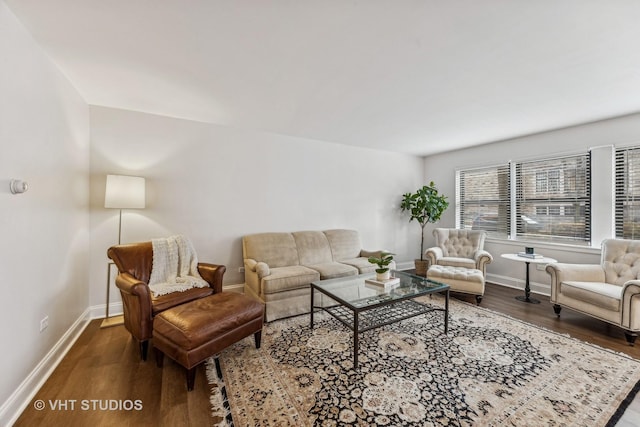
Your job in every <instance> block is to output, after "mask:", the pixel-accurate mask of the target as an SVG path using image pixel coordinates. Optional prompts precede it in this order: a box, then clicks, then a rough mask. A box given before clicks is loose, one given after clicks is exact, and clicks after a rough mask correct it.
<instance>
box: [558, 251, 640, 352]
mask: <svg viewBox="0 0 640 427" xmlns="http://www.w3.org/2000/svg"><path fill="white" fill-rule="evenodd" d="M546 270H547V273H549V274H550V275H551V302H552V303H553V309H554V310H555V312H556V314H557V315H558V317H559V316H560V310H561V308H562V307H568V308H570V309H572V310H575V311H579V312H581V313H584V314H587V315H589V316H593V317H595V318H598V319H600V320H604V321H605V322H608V323H611V324H613V325H616V326H618V327H620V328H622V329H624V331H625V336H626V338H627V341H628V342H629V344H631V345H633V343H634V341H635V339H636V336H637V334H638V331H640V280H639V279H640V241H639V240H624V239H606V240H604V241H603V242H602V252H601V255H600V264H565V263H553V264H549V265H547V267H546Z"/></svg>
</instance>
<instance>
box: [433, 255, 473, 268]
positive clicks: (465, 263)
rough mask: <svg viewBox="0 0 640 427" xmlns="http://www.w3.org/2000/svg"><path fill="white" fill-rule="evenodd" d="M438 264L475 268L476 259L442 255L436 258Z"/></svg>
mask: <svg viewBox="0 0 640 427" xmlns="http://www.w3.org/2000/svg"><path fill="white" fill-rule="evenodd" d="M438 265H447V266H450V267H464V268H471V269H475V268H476V261H475V260H474V259H472V258H458V257H442V258H440V259H439V260H438Z"/></svg>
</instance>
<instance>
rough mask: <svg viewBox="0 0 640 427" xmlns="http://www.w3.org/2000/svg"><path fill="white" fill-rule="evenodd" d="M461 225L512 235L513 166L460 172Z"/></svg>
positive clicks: (490, 234)
mask: <svg viewBox="0 0 640 427" xmlns="http://www.w3.org/2000/svg"><path fill="white" fill-rule="evenodd" d="M456 178H457V190H458V206H457V209H458V210H457V218H458V228H462V229H473V230H485V231H486V232H487V235H489V236H494V237H503V238H507V237H508V236H509V234H510V233H509V218H510V217H511V215H510V211H511V209H510V189H509V187H510V184H509V181H510V179H509V165H508V164H507V165H501V166H493V167H487V168H481V169H472V170H462V171H458V173H457V177H456Z"/></svg>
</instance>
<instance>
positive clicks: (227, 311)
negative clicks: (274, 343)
mask: <svg viewBox="0 0 640 427" xmlns="http://www.w3.org/2000/svg"><path fill="white" fill-rule="evenodd" d="M263 322H264V305H263V304H262V303H260V302H258V301H256V300H255V299H253V298H250V297H248V296H245V295H242V294H238V293H235V292H221V293H217V294H213V295H210V296H208V297H205V298H200V299H197V300H194V301H191V302H188V303H185V304H182V305H179V306H176V307H173V308H170V309H168V310H165V311H163V312H161V313H159V314H158V315H156V316H155V318H154V319H153V346H154V348H155V351H156V358H157V359H156V360H157V363H158V366H160V367H162V363H163V356H164V355H167V356H169V357H170V358H171V359H173V360H175V361H176V362H177V363H179V364H180V365H182V366H184V367H185V368H186V369H187V389H188V390H193V384H194V381H195V373H196V366H198V365H199V364H201V363H202V362H204V361H205V360H206V359H207V358H209V357H211V356H214V355H217V354H218V353H219V352H220V351H222V350H224V349H225V348H226V347H228V346H230V345H231V344H234V343H236V342H238V341H240V340H241V339H243V338H245V337H248V336H249V335H251V334H254V338H255V343H256V348H260V338H261V334H262V325H263ZM215 362H216V367H217V368H218V375H220V365H219V362H218V358H217V357H215Z"/></svg>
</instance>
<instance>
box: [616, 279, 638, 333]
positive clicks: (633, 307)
mask: <svg viewBox="0 0 640 427" xmlns="http://www.w3.org/2000/svg"><path fill="white" fill-rule="evenodd" d="M639 318H640V280H629V281H628V282H625V284H624V285H623V286H622V322H621V326H622V327H623V328H626V329H630V330H634V331H637V330H638V329H640V324H637V323H638V319H639Z"/></svg>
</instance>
